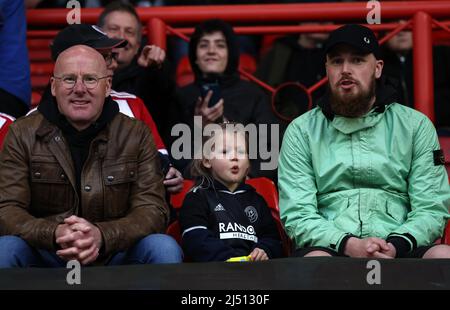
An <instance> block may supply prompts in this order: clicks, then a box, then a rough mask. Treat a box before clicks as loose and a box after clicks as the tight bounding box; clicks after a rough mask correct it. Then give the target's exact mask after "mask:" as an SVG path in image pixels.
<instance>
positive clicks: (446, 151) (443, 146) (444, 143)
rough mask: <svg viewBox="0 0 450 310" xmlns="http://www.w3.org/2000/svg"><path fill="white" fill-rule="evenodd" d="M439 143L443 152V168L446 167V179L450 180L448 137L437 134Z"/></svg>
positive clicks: (449, 140) (449, 138) (449, 142)
mask: <svg viewBox="0 0 450 310" xmlns="http://www.w3.org/2000/svg"><path fill="white" fill-rule="evenodd" d="M439 144H440V145H441V149H442V150H443V152H444V158H445V168H446V169H447V176H448V181H449V182H450V137H446V136H439Z"/></svg>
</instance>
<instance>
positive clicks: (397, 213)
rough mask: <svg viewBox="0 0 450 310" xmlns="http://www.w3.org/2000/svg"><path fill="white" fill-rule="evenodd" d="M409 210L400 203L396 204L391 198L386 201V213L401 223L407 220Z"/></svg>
mask: <svg viewBox="0 0 450 310" xmlns="http://www.w3.org/2000/svg"><path fill="white" fill-rule="evenodd" d="M407 213H408V211H407V210H406V208H405V207H403V206H402V205H400V204H395V203H393V201H391V200H387V201H386V215H387V216H389V217H390V218H391V219H392V220H394V221H395V222H396V223H397V224H399V225H401V224H403V223H404V222H405V221H406V217H407Z"/></svg>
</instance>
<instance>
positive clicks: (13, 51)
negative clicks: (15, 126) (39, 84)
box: [0, 0, 31, 118]
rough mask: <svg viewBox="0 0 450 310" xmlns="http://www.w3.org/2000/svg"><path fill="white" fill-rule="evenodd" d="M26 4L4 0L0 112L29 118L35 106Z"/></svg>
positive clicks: (1, 4)
mask: <svg viewBox="0 0 450 310" xmlns="http://www.w3.org/2000/svg"><path fill="white" fill-rule="evenodd" d="M26 30H27V23H26V17H25V5H24V1H10V0H9V1H7V0H0V42H1V44H0V56H1V57H0V98H1V100H0V112H3V113H6V114H9V115H11V116H13V117H16V118H17V117H19V116H22V115H25V114H26V113H27V111H28V110H29V107H30V102H31V82H30V62H29V59H28V50H27V45H26Z"/></svg>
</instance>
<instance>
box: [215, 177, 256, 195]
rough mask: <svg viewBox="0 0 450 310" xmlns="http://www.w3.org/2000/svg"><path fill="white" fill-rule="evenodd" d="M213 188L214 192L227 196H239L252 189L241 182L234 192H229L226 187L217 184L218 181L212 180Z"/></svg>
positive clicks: (219, 183)
mask: <svg viewBox="0 0 450 310" xmlns="http://www.w3.org/2000/svg"><path fill="white" fill-rule="evenodd" d="M213 188H214V189H215V190H216V191H219V192H222V193H227V194H232V195H234V194H239V193H242V192H246V191H248V190H250V189H252V187H251V186H250V185H248V184H245V182H241V183H240V184H239V185H238V187H237V188H236V189H235V190H234V192H231V191H230V190H229V189H228V187H226V186H225V185H224V184H222V183H221V182H219V181H218V180H216V179H214V182H213Z"/></svg>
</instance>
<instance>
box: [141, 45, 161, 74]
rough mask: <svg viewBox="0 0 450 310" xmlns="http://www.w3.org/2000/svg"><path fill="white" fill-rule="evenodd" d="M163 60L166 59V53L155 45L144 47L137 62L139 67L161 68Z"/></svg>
mask: <svg viewBox="0 0 450 310" xmlns="http://www.w3.org/2000/svg"><path fill="white" fill-rule="evenodd" d="M164 59H166V52H165V51H164V50H163V49H162V48H160V47H158V46H156V45H146V46H144V48H143V49H142V52H141V54H140V55H139V58H138V60H137V62H138V64H139V66H141V67H145V68H148V67H150V66H157V67H158V68H161V66H162V63H163V62H164Z"/></svg>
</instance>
